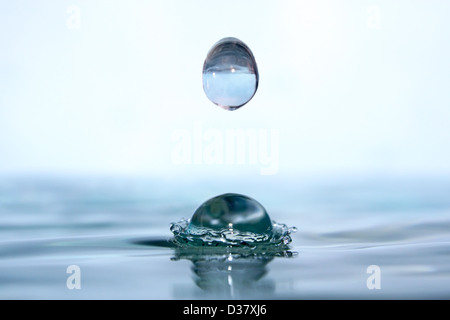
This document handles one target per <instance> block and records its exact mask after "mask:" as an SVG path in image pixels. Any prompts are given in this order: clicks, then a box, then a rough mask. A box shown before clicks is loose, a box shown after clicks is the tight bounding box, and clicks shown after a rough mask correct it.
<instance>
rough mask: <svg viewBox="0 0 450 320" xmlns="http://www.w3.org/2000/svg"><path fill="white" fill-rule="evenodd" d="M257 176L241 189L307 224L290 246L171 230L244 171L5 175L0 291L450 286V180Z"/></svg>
mask: <svg viewBox="0 0 450 320" xmlns="http://www.w3.org/2000/svg"><path fill="white" fill-rule="evenodd" d="M260 179H261V181H259V180H258V179H256V180H255V179H253V180H251V179H248V180H245V179H243V181H247V182H246V183H242V184H240V186H239V191H240V192H241V191H242V193H245V194H247V195H250V196H252V197H253V198H255V199H258V200H259V201H260V202H261V204H263V205H264V207H265V208H266V210H267V212H268V213H269V215H270V217H271V218H273V219H276V220H278V221H283V222H285V223H287V224H289V225H295V226H296V227H298V231H297V232H296V233H294V234H292V243H290V245H289V248H285V249H283V250H275V251H272V252H271V251H270V250H268V251H260V252H255V251H251V250H250V251H249V250H247V251H245V252H242V251H239V250H232V249H227V248H210V247H206V248H198V249H197V250H191V249H190V248H187V249H186V248H182V247H177V246H174V245H173V243H171V242H170V241H168V240H169V239H170V238H171V236H172V235H171V232H170V230H169V224H170V222H173V221H176V220H177V219H179V218H180V217H185V218H190V217H191V216H192V214H193V212H194V211H195V210H196V209H197V208H198V207H199V205H200V204H201V203H202V202H203V201H205V200H206V199H209V198H211V197H212V196H214V195H217V194H220V193H223V192H221V191H223V190H233V186H235V183H234V181H221V182H220V183H218V182H213V181H205V180H201V181H195V182H194V181H180V180H169V179H168V180H162V179H124V178H103V179H98V178H97V179H93V178H83V179H81V178H79V179H57V178H54V179H40V178H34V179H30V178H22V179H17V178H3V179H1V182H0V230H1V231H0V298H1V299H15V298H21V299H37V298H40V299H91V298H100V299H104V298H105V299H107V298H110V299H215V298H218V299H221V298H232V299H260V298H261V299H280V298H281V299H284V298H287V299H298V298H324V299H325V298H326V299H329V298H332V299H333V298H343V299H345V298H358V299H359V298H363V299H380V298H388V299H391V298H406V299H416V298H450V289H449V288H450V246H449V244H450V197H449V196H448V195H449V194H450V179H443V178H439V179H431V178H393V177H386V178H377V179H373V178H367V179H364V178H358V179H350V178H345V179H334V180H333V179H328V180H316V179H310V180H305V179H303V178H292V179H291V178H282V177H278V178H263V177H261V178H260ZM267 179H270V181H267ZM262 180H264V181H262ZM263 182H264V183H263ZM70 265H77V266H79V267H80V270H81V278H80V279H81V289H80V290H76V289H74V290H69V289H68V288H67V286H66V281H67V278H68V277H69V276H70V274H67V273H66V270H67V267H68V266H70ZM370 265H377V266H379V267H380V270H381V276H380V281H381V289H379V290H377V289H373V290H369V289H368V287H367V279H368V277H369V276H370V274H368V273H367V268H368V267H369V266H370Z"/></svg>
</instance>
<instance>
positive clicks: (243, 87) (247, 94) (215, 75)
mask: <svg viewBox="0 0 450 320" xmlns="http://www.w3.org/2000/svg"><path fill="white" fill-rule="evenodd" d="M258 82H259V74H258V68H257V65H256V61H255V58H254V56H253V53H252V52H251V50H250V48H249V47H248V46H247V45H246V44H245V43H244V42H242V41H241V40H239V39H236V38H231V37H230V38H224V39H222V40H220V41H218V42H217V43H216V44H215V45H214V46H213V47H212V48H211V49H210V51H209V52H208V55H207V56H206V59H205V62H204V64H203V90H204V91H205V94H206V96H207V97H208V99H209V100H211V101H212V102H213V103H215V104H216V105H218V106H220V107H222V108H224V109H226V110H236V109H238V108H240V107H242V106H243V105H244V104H246V103H247V102H249V101H250V100H251V99H252V97H253V96H254V95H255V93H256V90H257V89H258Z"/></svg>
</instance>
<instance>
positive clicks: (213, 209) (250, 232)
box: [171, 193, 291, 247]
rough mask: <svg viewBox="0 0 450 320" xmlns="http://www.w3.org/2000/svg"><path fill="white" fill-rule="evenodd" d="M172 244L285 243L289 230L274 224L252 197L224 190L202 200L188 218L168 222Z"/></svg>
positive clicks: (233, 244) (238, 244) (252, 245)
mask: <svg viewBox="0 0 450 320" xmlns="http://www.w3.org/2000/svg"><path fill="white" fill-rule="evenodd" d="M171 231H172V232H173V234H174V235H175V239H174V240H175V243H177V244H180V245H184V244H186V243H187V244H189V245H194V246H197V245H199V246H205V245H207V246H240V247H254V246H255V245H257V244H262V243H265V244H269V245H287V244H288V243H290V242H291V238H290V233H291V229H290V228H288V227H287V226H286V225H284V224H280V223H275V222H274V221H272V220H271V219H270V217H269V215H268V214H267V212H266V210H265V209H264V207H263V206H262V205H261V204H260V203H259V202H258V201H256V200H254V199H252V198H250V197H247V196H244V195H241V194H236V193H226V194H222V195H220V196H216V197H214V198H211V199H209V200H208V201H206V202H205V203H203V204H202V205H201V206H200V207H199V208H198V209H197V210H196V211H195V213H194V215H193V216H192V218H191V219H190V220H184V219H183V220H181V221H179V222H178V223H174V224H172V227H171Z"/></svg>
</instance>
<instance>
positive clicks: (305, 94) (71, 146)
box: [0, 0, 450, 176]
mask: <svg viewBox="0 0 450 320" xmlns="http://www.w3.org/2000/svg"><path fill="white" fill-rule="evenodd" d="M70 5H77V6H78V7H79V8H80V12H81V20H80V23H81V25H80V26H81V28H80V29H79V30H70V29H69V28H68V27H67V26H66V24H67V20H68V19H69V17H70V14H69V13H67V8H68V7H69V6H70ZM370 6H377V7H378V8H379V10H380V16H379V17H380V24H379V29H377V28H375V29H374V28H370V27H369V26H368V19H370V14H369V12H368V8H369V7H370ZM449 12H450V2H448V1H380V0H373V1H356V0H355V1H225V2H224V1H99V0H96V1H91V0H89V1H80V0H73V1H56V0H53V1H5V0H2V1H1V2H0V43H1V50H0V173H2V174H29V173H37V174H55V173H56V174H59V173H65V174H79V173H101V174H132V175H140V174H143V175H144V174H145V175H156V174H158V175H170V174H173V173H177V174H179V173H180V172H182V173H183V174H185V175H196V176H197V175H203V174H207V173H208V172H209V171H211V170H212V171H215V172H216V173H217V174H221V173H230V172H234V173H236V172H239V171H245V172H248V173H250V174H258V173H259V166H254V168H253V167H252V166H238V165H234V166H225V165H210V166H206V165H204V166H193V165H191V166H176V165H174V164H173V161H171V151H172V148H173V142H172V141H171V136H172V133H173V132H174V131H176V130H180V129H188V130H190V129H192V127H193V124H194V122H195V121H201V122H202V124H203V125H204V126H205V127H208V128H213V129H219V130H222V129H223V130H225V129H226V128H246V127H249V126H250V127H251V128H255V129H267V130H270V129H278V130H279V133H280V154H279V173H280V174H295V173H305V172H307V173H314V172H317V173H329V172H333V173H334V172H337V173H345V172H359V173H360V172H364V173H369V174H378V173H380V172H383V173H401V174H403V173H404V174H411V173H414V174H421V175H422V174H423V175H441V174H448V173H450V110H449V108H450V93H449V89H450V76H449V75H450V58H449V57H450V42H449V39H450V19H449ZM226 36H234V37H237V38H239V39H241V40H243V41H244V42H245V43H247V45H248V46H249V47H250V48H251V49H252V51H253V53H254V55H255V58H256V60H257V62H258V67H259V71H260V86H259V88H258V92H257V93H256V95H255V97H254V98H253V100H252V101H251V102H250V103H249V104H248V105H246V106H244V107H243V108H241V109H240V110H237V111H235V112H227V111H224V110H222V109H220V108H219V107H217V106H215V105H213V104H212V103H211V102H210V101H208V99H207V98H206V96H205V94H204V92H203V90H202V81H201V68H202V64H203V60H204V58H205V56H206V53H207V52H208V50H209V48H210V47H211V46H212V45H213V44H214V43H215V42H216V41H217V40H219V39H221V38H223V37H226Z"/></svg>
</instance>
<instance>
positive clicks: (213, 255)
mask: <svg viewBox="0 0 450 320" xmlns="http://www.w3.org/2000/svg"><path fill="white" fill-rule="evenodd" d="M211 249H212V248H211ZM216 249H217V248H216ZM215 251H216V252H214V251H213V250H209V249H203V248H202V249H199V250H195V251H193V250H192V249H190V250H189V251H186V250H185V249H183V248H176V249H175V257H174V258H172V260H180V259H186V260H190V261H192V263H193V266H192V272H193V273H194V282H195V284H196V285H197V286H198V287H199V288H201V289H202V290H203V291H204V292H205V293H208V294H213V295H214V296H215V297H221V298H231V299H240V298H243V297H249V296H252V297H267V296H268V295H271V294H273V292H274V291H275V283H274V281H273V280H271V279H270V278H265V277H264V276H265V275H266V274H267V273H268V268H267V264H268V263H269V262H271V261H272V260H273V259H274V258H275V257H292V256H293V255H294V254H295V253H293V252H291V251H288V250H284V251H278V252H269V253H267V252H265V253H251V254H248V252H243V251H242V250H241V252H238V251H236V250H232V248H227V250H221V251H217V250H215Z"/></svg>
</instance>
